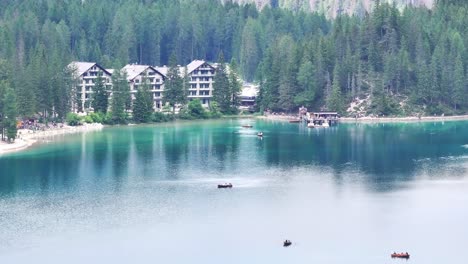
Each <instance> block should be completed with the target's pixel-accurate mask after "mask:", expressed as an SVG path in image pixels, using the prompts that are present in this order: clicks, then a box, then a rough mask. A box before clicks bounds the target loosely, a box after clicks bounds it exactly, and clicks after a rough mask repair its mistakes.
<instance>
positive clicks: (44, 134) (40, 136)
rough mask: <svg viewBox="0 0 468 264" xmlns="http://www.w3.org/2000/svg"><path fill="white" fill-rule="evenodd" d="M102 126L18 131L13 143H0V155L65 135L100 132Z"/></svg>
mask: <svg viewBox="0 0 468 264" xmlns="http://www.w3.org/2000/svg"><path fill="white" fill-rule="evenodd" d="M103 127H104V126H103V125H102V124H84V125H82V126H63V127H54V128H49V129H45V130H39V131H34V130H29V129H19V130H18V137H17V138H16V140H15V142H14V143H6V142H2V141H0V155H2V154H5V153H9V152H15V151H20V150H23V149H26V148H28V147H30V146H32V145H33V144H34V143H36V142H38V141H41V140H47V139H52V140H53V138H54V137H56V136H63V135H67V134H74V133H82V132H88V131H97V130H101V129H102V128H103Z"/></svg>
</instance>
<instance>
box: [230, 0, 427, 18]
mask: <svg viewBox="0 0 468 264" xmlns="http://www.w3.org/2000/svg"><path fill="white" fill-rule="evenodd" d="M222 1H223V2H226V1H230V0H222ZM232 1H233V2H237V3H240V4H246V3H254V4H255V5H256V6H257V7H258V8H263V7H265V6H266V5H273V6H276V7H280V8H287V9H291V10H294V11H298V10H304V11H313V12H319V13H323V14H325V15H326V16H327V17H335V16H336V14H337V13H338V12H339V11H340V10H341V12H343V13H347V14H363V13H364V12H365V11H369V10H371V9H372V7H373V6H374V5H375V3H376V2H377V1H376V0H232ZM381 2H382V3H383V2H390V3H393V2H395V4H396V5H397V6H398V7H400V8H401V7H404V6H406V5H415V6H426V7H432V6H433V4H434V3H435V0H381Z"/></svg>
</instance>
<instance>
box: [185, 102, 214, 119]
mask: <svg viewBox="0 0 468 264" xmlns="http://www.w3.org/2000/svg"><path fill="white" fill-rule="evenodd" d="M208 117H209V114H208V112H207V111H206V110H205V108H203V106H202V104H201V102H200V100H198V99H196V100H192V101H190V102H189V103H188V106H187V109H183V110H182V111H181V112H180V114H179V118H181V119H189V120H192V119H206V118H208Z"/></svg>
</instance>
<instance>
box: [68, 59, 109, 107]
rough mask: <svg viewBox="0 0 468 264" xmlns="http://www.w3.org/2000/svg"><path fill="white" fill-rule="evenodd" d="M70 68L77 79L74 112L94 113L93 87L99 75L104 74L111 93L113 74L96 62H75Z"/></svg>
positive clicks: (73, 102) (105, 82) (73, 104)
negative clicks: (92, 102)
mask: <svg viewBox="0 0 468 264" xmlns="http://www.w3.org/2000/svg"><path fill="white" fill-rule="evenodd" d="M68 67H69V68H70V69H71V70H72V71H73V76H74V79H75V85H74V87H73V88H74V92H73V95H74V96H76V97H75V98H74V100H72V111H73V112H88V111H92V110H93V109H92V107H91V101H92V95H93V87H94V85H95V82H96V81H95V80H96V78H97V76H98V74H99V73H101V74H102V78H103V79H104V84H105V86H106V87H107V90H109V91H110V89H111V86H112V79H111V75H112V74H111V73H110V72H109V71H108V70H106V69H104V68H103V67H101V66H100V65H98V64H97V63H94V62H79V61H73V62H71V63H70V64H69V65H68Z"/></svg>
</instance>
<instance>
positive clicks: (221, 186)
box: [218, 183, 232, 189]
mask: <svg viewBox="0 0 468 264" xmlns="http://www.w3.org/2000/svg"><path fill="white" fill-rule="evenodd" d="M224 188H232V183H229V184H228V183H226V184H218V189H224Z"/></svg>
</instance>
